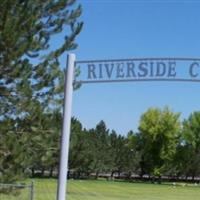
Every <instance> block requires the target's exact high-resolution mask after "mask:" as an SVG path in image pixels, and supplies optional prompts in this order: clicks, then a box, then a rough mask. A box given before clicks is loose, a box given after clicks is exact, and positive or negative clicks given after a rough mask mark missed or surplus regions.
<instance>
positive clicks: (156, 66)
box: [75, 58, 200, 84]
mask: <svg viewBox="0 0 200 200" xmlns="http://www.w3.org/2000/svg"><path fill="white" fill-rule="evenodd" d="M76 71H79V75H78V76H76V77H75V82H76V83H80V84H83V83H106V82H130V81H135V82H137V81H138V82H139V81H181V82H183V81H184V82H200V58H130V59H111V60H85V61H77V62H76Z"/></svg>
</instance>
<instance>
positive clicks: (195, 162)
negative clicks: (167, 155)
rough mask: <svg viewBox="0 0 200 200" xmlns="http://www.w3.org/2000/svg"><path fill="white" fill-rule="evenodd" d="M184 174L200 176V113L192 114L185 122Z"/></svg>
mask: <svg viewBox="0 0 200 200" xmlns="http://www.w3.org/2000/svg"><path fill="white" fill-rule="evenodd" d="M183 138H184V140H183V144H182V145H183V146H184V147H183V148H184V149H185V151H186V152H185V154H184V156H185V159H184V160H185V161H186V162H185V163H184V165H183V166H184V172H185V174H186V176H192V177H193V179H194V178H195V176H197V175H198V176H199V175H200V112H194V113H192V114H191V115H190V116H189V118H188V119H187V120H184V122H183Z"/></svg>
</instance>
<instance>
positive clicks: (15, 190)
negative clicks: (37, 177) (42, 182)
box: [0, 182, 34, 200]
mask: <svg viewBox="0 0 200 200" xmlns="http://www.w3.org/2000/svg"><path fill="white" fill-rule="evenodd" d="M33 194H34V185H33V182H32V183H31V184H4V183H0V200H34V196H33Z"/></svg>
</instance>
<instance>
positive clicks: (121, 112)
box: [73, 0, 200, 134]
mask: <svg viewBox="0 0 200 200" xmlns="http://www.w3.org/2000/svg"><path fill="white" fill-rule="evenodd" d="M78 2H79V3H81V4H82V7H83V15H82V17H81V20H83V22H84V28H83V31H82V32H81V34H80V35H79V36H78V38H77V43H78V44H79V47H78V48H77V49H76V50H75V51H74V53H75V54H76V57H77V60H88V59H109V58H112V59H113V58H139V57H200V15H199V8H200V1H192V0H191V1H189V0H188V1H164V0H163V1H142V0H141V1H136V0H135V1H134V0H79V1H78ZM165 106H168V107H169V108H170V109H172V110H173V111H175V112H181V113H182V114H181V119H184V118H187V117H188V116H189V114H190V113H191V112H193V111H197V110H200V84H198V83H173V82H168V83H166V82H151V83H150V82H148V83H147V82H143V83H114V84H90V85H89V84H88V85H83V86H82V87H81V88H80V89H79V90H77V91H75V92H74V95H73V115H74V116H75V117H77V118H78V119H79V120H80V121H81V122H82V124H83V126H84V127H86V128H92V127H94V126H95V125H96V124H97V123H98V122H99V121H100V120H104V121H105V122H106V124H107V126H108V128H109V129H115V130H116V131H117V132H118V133H119V134H126V133H127V132H128V131H129V130H134V131H137V127H138V123H139V119H140V116H141V114H142V113H144V112H145V111H146V110H147V109H148V108H149V107H159V108H163V107H165Z"/></svg>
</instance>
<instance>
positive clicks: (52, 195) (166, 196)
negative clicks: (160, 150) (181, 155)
mask: <svg viewBox="0 0 200 200" xmlns="http://www.w3.org/2000/svg"><path fill="white" fill-rule="evenodd" d="M34 184H35V198H34V200H55V199H56V184H57V182H56V180H54V179H35V180H34ZM68 195H69V196H68V200H199V199H200V186H185V187H183V186H176V187H174V186H172V185H152V184H142V183H125V182H111V181H78V180H70V181H69V184H68ZM26 196H27V194H26ZM8 199H9V200H18V199H20V200H26V197H23V196H21V197H20V196H18V197H15V198H12V197H9V198H8V197H5V196H2V195H0V200H8Z"/></svg>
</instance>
